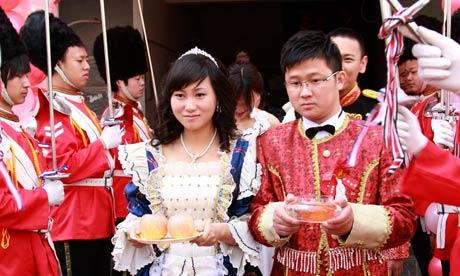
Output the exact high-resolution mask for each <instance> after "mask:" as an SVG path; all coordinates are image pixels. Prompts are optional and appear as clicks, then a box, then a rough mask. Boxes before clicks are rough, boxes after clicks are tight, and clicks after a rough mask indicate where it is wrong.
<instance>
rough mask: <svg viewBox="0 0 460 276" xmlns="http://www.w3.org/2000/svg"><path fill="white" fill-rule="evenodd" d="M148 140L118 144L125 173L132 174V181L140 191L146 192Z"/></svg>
mask: <svg viewBox="0 0 460 276" xmlns="http://www.w3.org/2000/svg"><path fill="white" fill-rule="evenodd" d="M148 148H149V145H148V144H147V143H146V142H142V143H136V144H127V145H120V146H118V160H120V163H121V166H122V167H123V171H124V173H125V174H127V175H130V176H132V182H133V183H134V185H136V186H138V187H139V191H140V192H141V193H143V194H146V190H145V187H146V184H147V179H148V178H149V165H148V160H147V149H148Z"/></svg>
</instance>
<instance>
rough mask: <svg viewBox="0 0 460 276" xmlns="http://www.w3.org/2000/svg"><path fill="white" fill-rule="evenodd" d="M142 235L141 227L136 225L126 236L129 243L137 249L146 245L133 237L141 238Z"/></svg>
mask: <svg viewBox="0 0 460 276" xmlns="http://www.w3.org/2000/svg"><path fill="white" fill-rule="evenodd" d="M140 234H141V230H140V226H139V223H136V224H134V225H133V226H131V227H130V228H129V229H128V231H127V232H126V236H127V238H128V241H129V242H130V243H131V244H132V245H133V246H134V247H136V248H141V247H144V246H146V244H143V243H140V242H138V241H136V240H133V239H132V238H131V237H139V235H140Z"/></svg>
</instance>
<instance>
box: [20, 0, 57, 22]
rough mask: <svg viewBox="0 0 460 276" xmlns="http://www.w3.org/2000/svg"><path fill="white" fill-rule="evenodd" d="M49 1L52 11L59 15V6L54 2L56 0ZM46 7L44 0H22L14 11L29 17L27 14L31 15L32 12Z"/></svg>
mask: <svg viewBox="0 0 460 276" xmlns="http://www.w3.org/2000/svg"><path fill="white" fill-rule="evenodd" d="M48 2H49V5H50V12H51V13H52V14H54V15H55V16H58V7H57V4H56V3H54V2H55V1H53V0H49V1H48ZM44 9H45V3H43V0H22V1H21V3H19V5H18V6H17V7H16V8H14V11H15V12H17V13H19V14H20V15H22V16H23V17H24V18H27V16H29V14H31V13H32V12H34V11H36V10H44Z"/></svg>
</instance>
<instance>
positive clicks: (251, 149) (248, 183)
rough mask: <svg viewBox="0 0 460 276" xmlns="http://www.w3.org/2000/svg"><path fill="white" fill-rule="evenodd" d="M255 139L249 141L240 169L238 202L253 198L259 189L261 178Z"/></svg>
mask: <svg viewBox="0 0 460 276" xmlns="http://www.w3.org/2000/svg"><path fill="white" fill-rule="evenodd" d="M255 141H256V139H251V141H249V145H248V149H247V151H246V154H245V156H244V162H243V166H242V168H241V178H240V192H239V194H238V198H237V199H238V200H239V199H242V198H245V197H249V196H255V195H256V193H257V191H259V188H260V178H261V177H262V168H261V166H260V164H258V163H257V160H256V159H257V155H256V142H255Z"/></svg>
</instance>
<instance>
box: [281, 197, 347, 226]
mask: <svg viewBox="0 0 460 276" xmlns="http://www.w3.org/2000/svg"><path fill="white" fill-rule="evenodd" d="M287 209H288V210H289V213H290V215H291V216H293V217H295V218H297V219H298V220H300V221H301V222H307V223H322V222H325V221H327V220H329V219H331V218H334V217H336V216H337V215H338V214H339V213H340V211H341V208H340V206H338V205H337V204H335V203H334V198H333V197H332V196H321V198H320V199H319V200H318V199H316V197H315V196H300V197H298V198H297V201H296V202H294V203H291V204H288V205H287Z"/></svg>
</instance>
